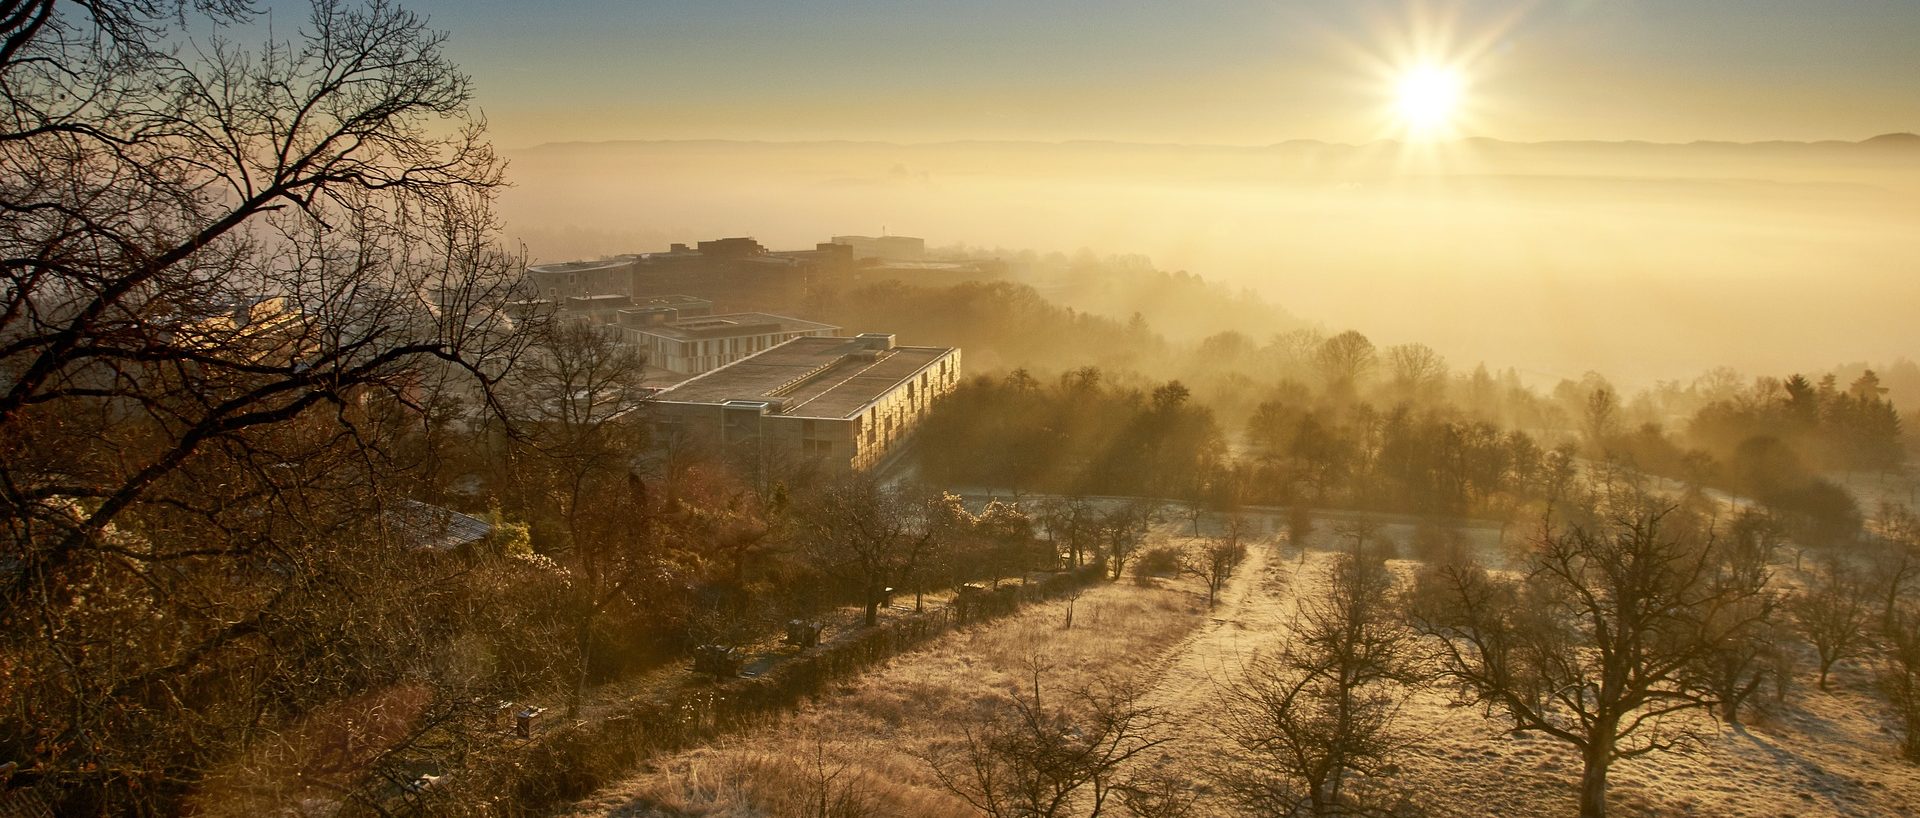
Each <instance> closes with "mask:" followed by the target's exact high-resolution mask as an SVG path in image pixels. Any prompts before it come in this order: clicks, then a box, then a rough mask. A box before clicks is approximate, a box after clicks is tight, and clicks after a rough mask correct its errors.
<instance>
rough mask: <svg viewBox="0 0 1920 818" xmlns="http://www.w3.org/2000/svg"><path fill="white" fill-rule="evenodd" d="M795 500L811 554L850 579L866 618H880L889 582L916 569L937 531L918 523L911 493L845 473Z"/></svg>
mask: <svg viewBox="0 0 1920 818" xmlns="http://www.w3.org/2000/svg"><path fill="white" fill-rule="evenodd" d="M798 505H799V521H798V522H799V525H800V526H801V531H800V536H801V539H802V542H803V544H804V547H805V548H806V550H807V553H808V554H809V556H811V557H812V558H813V560H814V562H816V563H817V564H819V565H820V566H821V567H822V568H823V569H825V570H826V571H827V572H828V573H830V574H833V575H836V576H839V577H842V578H843V579H845V580H846V581H848V582H850V583H852V584H853V585H854V587H855V592H856V594H857V595H858V597H859V599H860V601H861V604H862V605H863V606H864V607H865V609H866V623H867V624H868V625H877V624H879V622H880V605H881V603H882V601H883V600H884V599H885V597H886V590H887V588H888V587H889V586H888V583H890V582H895V581H900V580H902V579H905V578H908V577H911V576H913V575H914V574H915V572H917V571H918V570H919V566H920V564H921V561H923V560H925V559H928V558H929V556H930V546H931V543H932V542H933V540H934V537H935V536H936V534H935V533H934V532H933V531H931V530H929V529H927V528H926V527H925V526H917V525H916V522H915V511H916V510H915V509H914V508H913V501H912V499H911V498H909V497H908V496H906V494H904V493H903V492H901V491H899V490H897V489H893V488H889V487H887V486H885V485H883V484H882V483H881V482H880V481H879V480H878V479H877V478H875V477H874V476H872V475H867V474H853V475H848V476H847V477H845V478H843V479H841V480H839V481H837V482H835V483H833V484H831V485H828V486H825V487H822V488H821V489H820V490H819V491H817V492H815V493H814V494H813V495H811V496H810V497H808V498H807V499H806V500H805V501H803V502H801V503H799V504H798Z"/></svg>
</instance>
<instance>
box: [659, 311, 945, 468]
mask: <svg viewBox="0 0 1920 818" xmlns="http://www.w3.org/2000/svg"><path fill="white" fill-rule="evenodd" d="M959 383H960V350H958V349H953V348H950V347H903V346H898V345H897V344H895V343H894V338H893V336H892V335H886V334H881V333H866V334H863V335H860V336H859V337H856V338H836V337H820V336H809V337H801V338H795V339H793V340H791V341H787V342H785V343H783V344H780V345H778V346H775V347H773V348H772V349H768V350H766V351H764V352H760V353H758V354H755V355H751V356H749V357H746V358H743V359H741V360H738V361H735V362H733V363H731V364H728V365H727V366H723V367H720V368H718V369H715V370H713V371H711V372H707V373H706V374H703V375H700V376H698V377H695V378H693V379H691V380H688V381H686V382H685V383H682V384H679V385H677V386H674V387H671V388H669V389H666V390H664V391H662V392H660V393H659V394H657V395H655V396H654V399H653V403H652V407H653V418H654V424H655V427H654V431H655V439H656V441H659V442H660V443H661V444H662V445H665V446H688V445H704V446H714V447H718V448H720V449H722V450H723V451H726V452H728V453H730V454H735V455H745V456H749V457H753V458H757V459H758V460H759V461H760V462H767V461H769V460H775V459H785V460H790V461H802V462H812V463H817V464H819V465H821V466H823V467H826V468H828V469H831V470H836V471H848V470H854V471H859V470H866V469H871V468H873V467H875V466H877V465H879V464H880V463H882V462H883V461H884V460H885V459H886V458H887V456H888V455H890V454H892V453H894V452H896V451H898V450H899V448H900V446H901V444H902V443H903V442H904V441H905V440H906V439H907V436H908V434H909V433H910V432H911V431H912V430H913V428H914V426H916V425H917V424H918V423H919V422H920V420H921V419H922V418H924V417H925V416H926V414H927V412H928V410H929V409H931V408H932V406H933V404H934V402H935V401H937V400H938V399H939V398H940V397H941V396H943V395H945V394H947V393H948V392H951V391H952V390H953V389H954V387H955V386H957V385H958V384H959Z"/></svg>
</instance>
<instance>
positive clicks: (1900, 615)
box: [1880, 605, 1920, 764]
mask: <svg viewBox="0 0 1920 818" xmlns="http://www.w3.org/2000/svg"><path fill="white" fill-rule="evenodd" d="M1882 630H1883V636H1884V639H1883V641H1884V643H1885V647H1884V649H1883V650H1882V655H1881V669H1880V687H1881V689H1882V690H1884V691H1885V692H1886V694H1887V700H1888V701H1889V702H1890V703H1892V705H1893V712H1894V715H1895V716H1896V717H1897V718H1899V720H1900V733H1901V742H1900V756H1901V757H1902V758H1905V759H1906V760H1908V761H1910V762H1913V763H1915V764H1920V608H1915V607H1913V606H1911V605H1909V606H1905V607H1902V608H1900V609H1899V610H1896V611H1894V614H1893V616H1892V617H1890V618H1889V619H1888V621H1887V623H1886V627H1885V628H1883V629H1882Z"/></svg>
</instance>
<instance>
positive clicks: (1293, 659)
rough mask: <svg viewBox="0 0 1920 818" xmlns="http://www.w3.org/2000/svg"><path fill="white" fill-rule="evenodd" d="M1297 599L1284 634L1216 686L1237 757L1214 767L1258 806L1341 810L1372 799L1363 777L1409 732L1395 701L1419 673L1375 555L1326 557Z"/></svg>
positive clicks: (1257, 809) (1264, 809)
mask: <svg viewBox="0 0 1920 818" xmlns="http://www.w3.org/2000/svg"><path fill="white" fill-rule="evenodd" d="M1325 582H1326V584H1325V586H1324V587H1323V589H1322V590H1320V591H1319V592H1318V593H1316V594H1314V595H1313V596H1312V597H1310V598H1309V599H1307V600H1304V601H1303V602H1302V605H1301V608H1300V613H1299V615H1298V616H1297V617H1296V619H1295V621H1294V623H1293V627H1292V629H1291V630H1292V636H1293V638H1292V639H1290V640H1288V641H1287V643H1286V644H1285V646H1284V647H1283V648H1282V649H1281V650H1280V651H1279V652H1278V653H1274V654H1268V655H1263V656H1260V657H1258V658H1256V659H1255V660H1254V661H1252V662H1250V663H1249V664H1248V665H1247V666H1246V667H1245V668H1243V669H1242V670H1241V672H1240V674H1239V677H1238V678H1236V679H1234V680H1233V681H1231V682H1230V683H1228V684H1227V685H1226V686H1225V694H1226V696H1225V699H1226V700H1225V703H1224V706H1223V712H1222V713H1221V720H1222V723H1223V724H1224V726H1225V730H1226V733H1227V735H1228V736H1229V737H1231V738H1232V739H1233V740H1234V742H1235V743H1237V744H1238V745H1239V746H1240V747H1241V749H1243V750H1244V751H1246V755H1245V756H1244V758H1243V760H1242V761H1241V762H1240V763H1237V764H1233V765H1230V766H1229V767H1228V768H1227V770H1226V771H1225V772H1224V773H1223V775H1222V781H1223V783H1224V784H1225V786H1226V788H1227V789H1228V791H1229V792H1230V793H1232V795H1233V796H1234V798H1235V799H1236V800H1237V801H1238V802H1239V804H1240V805H1241V806H1242V807H1243V808H1244V809H1246V810H1247V811H1248V812H1249V813H1251V814H1257V815H1276V816H1281V815H1302V814H1305V815H1349V814H1364V813H1366V812H1369V811H1373V810H1375V809H1378V808H1379V807H1380V806H1381V805H1380V804H1379V803H1378V801H1379V799H1378V797H1377V795H1378V790H1377V787H1370V785H1371V784H1375V783H1377V782H1374V781H1373V779H1375V778H1377V777H1380V776H1383V775H1385V774H1387V772H1388V771H1389V769H1390V768H1391V766H1392V764H1393V763H1394V759H1395V758H1396V757H1397V756H1398V754H1399V753H1400V752H1401V751H1402V750H1404V749H1406V748H1407V747H1408V746H1410V745H1411V743H1412V742H1413V740H1414V737H1413V735H1412V734H1411V733H1410V732H1408V731H1407V730H1406V729H1405V728H1404V727H1403V726H1402V725H1401V724H1399V723H1398V716H1399V712H1400V708H1401V707H1402V705H1403V704H1404V703H1405V701H1406V699H1407V697H1408V696H1409V695H1410V694H1411V692H1412V691H1413V690H1414V689H1415V687H1416V686H1418V685H1419V684H1421V683H1422V681H1423V679H1424V675H1423V671H1422V670H1421V667H1420V664H1421V663H1420V659H1421V658H1422V653H1423V651H1422V650H1421V649H1420V646H1419V642H1418V639H1417V637H1416V635H1415V634H1414V633H1413V632H1412V631H1411V630H1410V629H1409V628H1408V627H1407V626H1406V625H1405V624H1404V623H1403V622H1402V620H1401V618H1400V615H1399V612H1398V611H1397V610H1396V609H1395V608H1394V606H1393V604H1392V601H1391V600H1392V594H1393V585H1394V583H1393V576H1392V575H1391V574H1390V573H1388V572H1387V570H1386V566H1385V565H1384V564H1383V563H1381V562H1380V561H1378V560H1373V559H1367V558H1365V557H1360V556H1356V555H1354V554H1341V555H1338V556H1336V557H1335V562H1334V563H1333V565H1331V566H1330V567H1329V568H1328V569H1327V571H1326V575H1325Z"/></svg>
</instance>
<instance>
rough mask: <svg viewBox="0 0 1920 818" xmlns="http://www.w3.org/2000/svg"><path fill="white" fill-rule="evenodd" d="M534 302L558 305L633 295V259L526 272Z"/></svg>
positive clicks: (542, 267) (539, 267)
mask: <svg viewBox="0 0 1920 818" xmlns="http://www.w3.org/2000/svg"><path fill="white" fill-rule="evenodd" d="M527 280H528V282H529V283H530V284H531V285H532V287H533V290H534V292H533V297H534V298H536V299H540V300H544V301H549V302H553V303H556V304H557V303H560V301H561V300H562V299H566V298H584V297H588V296H597V295H632V294H633V259H630V258H615V259H608V260H605V261H567V262H561V263H559V264H539V265H535V266H532V267H528V268H527Z"/></svg>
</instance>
